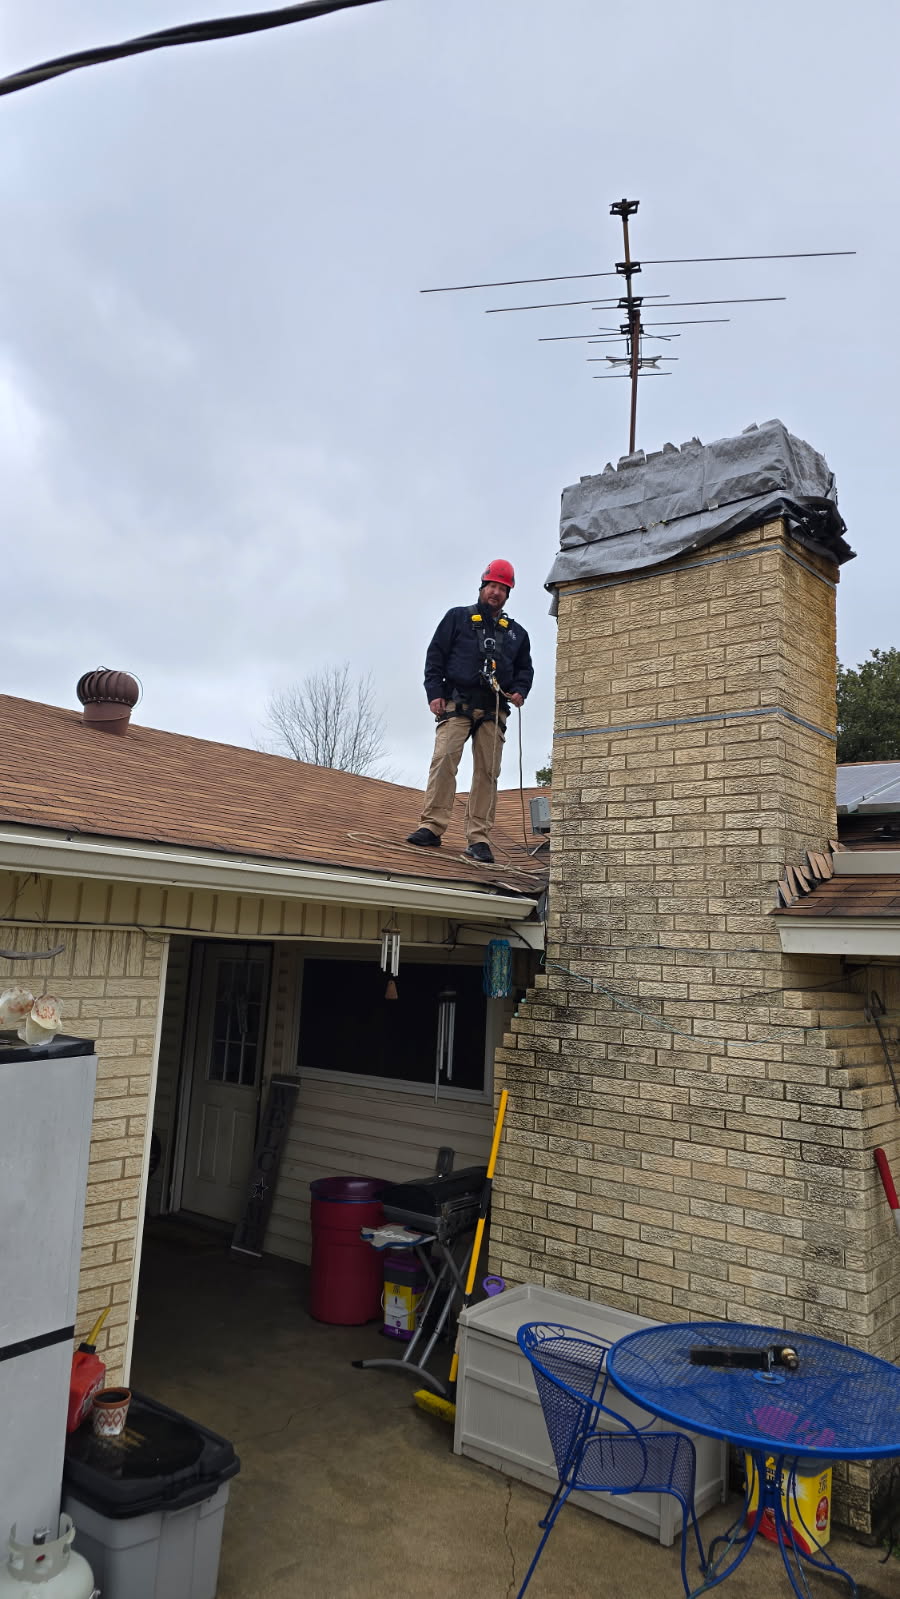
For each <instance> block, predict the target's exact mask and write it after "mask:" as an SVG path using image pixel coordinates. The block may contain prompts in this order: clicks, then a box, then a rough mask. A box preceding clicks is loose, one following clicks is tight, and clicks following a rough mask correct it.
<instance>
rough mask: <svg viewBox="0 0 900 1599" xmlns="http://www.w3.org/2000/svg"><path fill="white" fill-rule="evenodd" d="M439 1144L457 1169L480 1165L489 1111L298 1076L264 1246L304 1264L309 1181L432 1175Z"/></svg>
mask: <svg viewBox="0 0 900 1599" xmlns="http://www.w3.org/2000/svg"><path fill="white" fill-rule="evenodd" d="M441 1144H449V1145H450V1146H451V1147H452V1148H453V1149H455V1151H456V1161H455V1164H456V1166H457V1167H460V1166H471V1165H476V1164H482V1165H484V1164H486V1163H487V1158H488V1153H489V1151H490V1144H491V1106H490V1105H489V1104H487V1103H485V1102H484V1101H478V1102H475V1101H465V1100H451V1099H442V1100H441V1101H440V1102H439V1103H438V1104H437V1105H435V1103H434V1100H433V1098H432V1097H431V1096H430V1095H425V1094H410V1093H404V1092H402V1091H400V1090H396V1089H393V1090H392V1089H390V1088H387V1087H385V1086H383V1085H381V1084H378V1083H373V1084H372V1085H371V1086H370V1087H365V1088H363V1087H360V1086H359V1085H358V1084H351V1083H336V1082H331V1081H329V1082H324V1081H321V1080H319V1079H316V1078H314V1077H304V1078H303V1079H302V1081H301V1087H300V1091H299V1093H298V1095H297V1102H296V1106H295V1109H294V1116H293V1121H292V1126H291V1131H290V1134H289V1136H288V1140H287V1143H286V1145H285V1147H284V1152H283V1154H282V1160H281V1169H280V1171H279V1176H278V1188H277V1191H276V1195H275V1203H274V1206H273V1209H272V1216H271V1220H270V1222H269V1227H268V1231H267V1233H266V1240H265V1248H266V1251H267V1252H269V1253H271V1254H273V1255H282V1256H285V1257H286V1258H287V1259H289V1260H297V1261H302V1262H304V1263H305V1262H307V1261H308V1260H309V1249H310V1238H309V1185H310V1183H311V1182H312V1181H313V1180H314V1179H315V1178H316V1177H333V1176H366V1177H385V1178H389V1179H390V1180H391V1181H392V1182H402V1181H404V1180H405V1179H406V1178H409V1177H415V1176H418V1175H421V1174H422V1173H426V1172H432V1171H433V1170H434V1167H435V1160H436V1157H437V1151H438V1148H439V1147H440V1145H441Z"/></svg>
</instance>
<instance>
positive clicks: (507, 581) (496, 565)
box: [481, 561, 516, 589]
mask: <svg viewBox="0 0 900 1599" xmlns="http://www.w3.org/2000/svg"><path fill="white" fill-rule="evenodd" d="M481 582H482V585H483V584H485V583H502V584H503V587H504V588H505V589H514V588H515V586H516V574H515V572H514V571H513V569H512V565H511V564H510V562H509V561H490V562H489V563H488V566H487V569H486V570H485V571H484V572H482V574H481Z"/></svg>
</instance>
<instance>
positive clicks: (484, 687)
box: [438, 610, 509, 738]
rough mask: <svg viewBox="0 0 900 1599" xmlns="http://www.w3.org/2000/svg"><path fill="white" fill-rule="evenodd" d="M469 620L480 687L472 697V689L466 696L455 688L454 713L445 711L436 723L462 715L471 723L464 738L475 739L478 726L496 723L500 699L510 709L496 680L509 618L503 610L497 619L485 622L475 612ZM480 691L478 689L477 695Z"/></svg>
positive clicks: (482, 617) (497, 721)
mask: <svg viewBox="0 0 900 1599" xmlns="http://www.w3.org/2000/svg"><path fill="white" fill-rule="evenodd" d="M469 620H470V621H471V623H472V626H473V628H474V630H475V637H476V639H477V640H478V655H479V660H480V663H481V666H480V679H479V684H478V687H477V688H476V690H475V694H474V697H473V696H472V694H471V690H470V691H468V697H467V696H466V694H464V693H461V692H460V691H459V690H458V689H456V688H454V690H453V710H452V711H446V712H445V713H444V716H442V717H438V721H444V720H445V719H446V718H447V717H448V716H464V717H465V718H466V720H467V721H468V722H469V723H470V726H469V732H468V735H467V736H468V737H469V738H474V737H475V734H476V732H477V731H478V729H479V727H483V726H484V725H485V723H499V719H500V710H501V704H500V702H501V700H502V701H503V708H504V709H506V710H508V709H509V706H508V704H507V701H506V696H505V694H504V692H503V690H502V688H501V687H500V683H499V680H498V678H497V664H498V661H499V659H500V657H501V656H502V654H503V649H504V646H505V644H506V639H507V632H506V630H507V628H508V627H509V618H508V616H507V615H506V612H505V611H501V612H500V614H499V616H497V617H495V618H494V619H493V620H492V621H485V618H484V616H483V615H482V613H481V611H477V610H476V611H472V612H471V613H470V617H469ZM479 689H480V690H481V693H480V694H479ZM473 699H474V703H473ZM476 710H479V711H481V712H482V714H481V716H480V717H479V718H478V720H477V721H476V719H475V715H474V712H475V711H476Z"/></svg>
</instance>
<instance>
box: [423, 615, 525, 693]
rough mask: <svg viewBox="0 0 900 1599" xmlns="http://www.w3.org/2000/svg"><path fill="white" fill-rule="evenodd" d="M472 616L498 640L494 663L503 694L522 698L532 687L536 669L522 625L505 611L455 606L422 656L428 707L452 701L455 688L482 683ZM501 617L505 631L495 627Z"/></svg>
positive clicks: (475, 628) (478, 645)
mask: <svg viewBox="0 0 900 1599" xmlns="http://www.w3.org/2000/svg"><path fill="white" fill-rule="evenodd" d="M473 615H480V616H482V617H483V618H484V626H485V628H486V630H487V632H488V634H489V635H491V636H493V637H494V638H495V639H496V640H497V649H496V650H495V652H494V659H495V660H496V662H497V681H498V682H499V684H500V687H501V688H502V690H503V692H504V694H521V696H522V698H523V699H524V698H525V697H526V695H527V693H528V690H529V689H530V688H531V685H532V682H533V681H534V667H533V666H532V664H531V644H530V641H529V638H528V634H527V633H526V631H525V629H524V627H520V625H519V623H518V622H514V621H513V619H512V617H511V616H507V615H506V612H505V611H499V612H498V613H497V615H496V617H494V616H492V614H491V612H490V610H489V609H488V608H487V607H486V606H481V605H479V604H478V602H477V601H476V603H475V604H474V605H455V606H454V607H453V610H452V611H448V612H447V614H446V616H445V617H443V618H442V620H441V621H440V622H439V623H438V625H437V629H436V630H435V635H434V638H433V639H432V640H431V643H430V644H429V646H428V651H427V653H426V656H425V698H426V699H427V700H428V702H429V704H430V703H431V701H432V700H448V699H452V698H453V691H454V689H461V690H471V689H474V688H475V686H476V685H477V684H478V683H479V682H480V681H481V665H482V660H483V656H482V653H481V647H480V642H479V637H478V627H477V626H476V624H475V623H473V621H472V617H473ZM501 616H502V617H504V618H505V620H506V621H507V622H508V624H509V626H508V627H500V626H499V625H498V624H499V620H500V617H501Z"/></svg>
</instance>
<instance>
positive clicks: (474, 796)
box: [407, 561, 534, 865]
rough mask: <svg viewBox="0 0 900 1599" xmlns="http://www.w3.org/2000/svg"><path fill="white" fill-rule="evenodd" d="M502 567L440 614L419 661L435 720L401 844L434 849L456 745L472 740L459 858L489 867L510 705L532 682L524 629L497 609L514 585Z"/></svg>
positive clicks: (449, 804)
mask: <svg viewBox="0 0 900 1599" xmlns="http://www.w3.org/2000/svg"><path fill="white" fill-rule="evenodd" d="M515 581H516V574H515V572H514V571H513V569H512V567H511V565H510V563H509V561H491V563H490V565H489V566H488V568H487V570H486V571H485V572H483V573H482V576H481V587H480V589H479V591H478V603H477V604H476V605H474V606H471V605H457V606H455V607H454V608H453V610H452V611H448V612H447V614H446V616H445V617H444V619H443V621H441V622H439V623H438V627H437V631H436V633H435V635H434V638H433V639H432V640H431V643H430V644H429V646H428V652H427V654H426V656H425V696H426V698H427V700H428V707H429V710H431V711H432V712H433V713H434V716H435V717H436V719H437V728H436V732H435V740H434V755H433V757H432V761H431V770H430V771H429V773H428V787H427V788H426V790H425V804H424V807H423V810H422V816H421V821H420V825H419V826H418V827H417V828H416V830H415V832H414V833H410V835H409V838H408V839H407V842H408V843H409V844H418V845H420V846H421V847H422V848H423V849H434V848H436V847H437V846H438V845H439V844H440V842H441V835H442V834H443V833H445V832H446V830H447V824H448V823H449V821H450V813H451V811H452V810H453V801H454V799H455V797H456V773H457V770H458V768H459V763H460V759H461V756H462V752H463V746H464V745H465V743H466V740H467V739H469V738H471V740H472V786H471V788H470V790H469V798H468V801H467V803H466V823H465V825H466V838H467V840H468V848H467V849H466V854H467V855H471V857H472V859H473V860H475V861H482V862H484V863H485V864H486V865H490V864H491V862H492V861H493V859H494V857H493V855H492V853H491V844H490V838H491V829H492V827H493V825H494V812H495V810H496V808H497V779H498V777H499V776H500V762H501V760H502V758H503V740H504V737H505V734H506V721H507V717H508V716H509V707H510V705H515V706H516V707H517V708H518V709H521V707H522V705H523V703H524V701H525V697H526V695H527V694H528V690H529V689H530V688H531V684H532V681H533V678H534V668H533V666H532V664H531V645H530V643H529V639H528V634H527V633H526V632H525V629H524V627H520V626H519V624H518V622H514V621H513V619H512V617H511V616H507V614H506V612H505V611H504V609H503V607H504V605H505V604H506V601H507V599H508V598H509V591H510V589H511V588H514V587H515Z"/></svg>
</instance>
